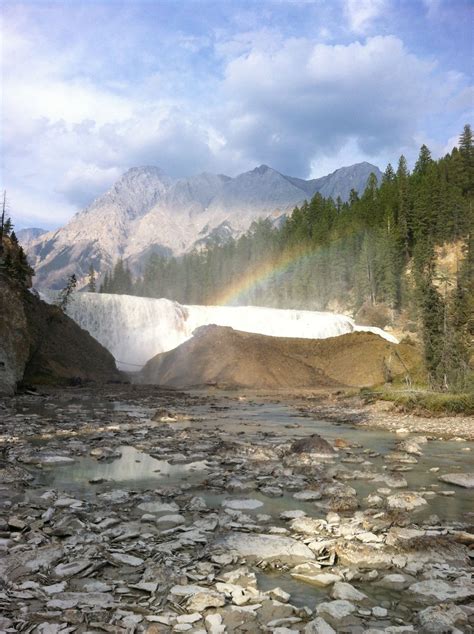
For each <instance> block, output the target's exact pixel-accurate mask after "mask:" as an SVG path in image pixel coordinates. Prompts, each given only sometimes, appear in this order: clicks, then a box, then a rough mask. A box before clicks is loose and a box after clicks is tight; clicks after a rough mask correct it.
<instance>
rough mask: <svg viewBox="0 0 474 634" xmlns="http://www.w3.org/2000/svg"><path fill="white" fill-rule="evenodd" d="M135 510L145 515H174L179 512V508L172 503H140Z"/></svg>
mask: <svg viewBox="0 0 474 634" xmlns="http://www.w3.org/2000/svg"><path fill="white" fill-rule="evenodd" d="M137 508H138V510H139V511H144V512H145V513H174V512H175V511H179V506H178V505H177V504H175V503H174V502H142V503H141V504H139V505H138V506H137Z"/></svg>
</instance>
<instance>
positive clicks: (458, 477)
mask: <svg viewBox="0 0 474 634" xmlns="http://www.w3.org/2000/svg"><path fill="white" fill-rule="evenodd" d="M438 480H441V482H447V483H448V484H455V485H456V486H458V487H464V488H466V489H472V488H474V473H446V474H445V475H442V476H439V478H438Z"/></svg>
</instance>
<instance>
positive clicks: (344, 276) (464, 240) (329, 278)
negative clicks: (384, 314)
mask: <svg viewBox="0 0 474 634" xmlns="http://www.w3.org/2000/svg"><path fill="white" fill-rule="evenodd" d="M473 193H474V145H473V135H472V131H471V128H470V126H468V125H466V126H465V128H464V131H463V133H462V134H461V137H460V143H459V148H454V149H453V151H452V152H451V153H450V154H448V155H446V156H445V157H444V158H442V159H440V160H438V161H434V160H432V158H431V155H430V151H429V150H428V148H427V147H426V146H422V148H421V150H420V154H419V158H418V161H417V163H416V165H415V168H414V169H413V172H412V173H410V172H409V171H408V168H407V164H406V161H405V159H404V157H403V156H402V157H401V158H400V160H399V163H398V166H397V169H396V170H394V169H393V168H392V166H391V165H388V167H387V169H386V170H385V173H384V176H383V179H382V182H381V183H380V185H379V184H378V182H377V179H376V178H375V176H373V175H372V176H371V177H370V178H369V181H368V183H367V187H366V190H365V192H364V193H363V195H362V196H360V197H359V196H358V195H357V194H356V193H355V192H352V193H351V197H350V200H349V201H348V202H347V203H343V202H341V201H340V200H336V201H333V200H332V199H324V198H323V197H322V196H321V195H320V194H316V195H315V196H314V197H313V198H312V200H311V201H309V202H307V203H304V204H303V205H302V206H301V207H300V208H296V209H295V210H294V211H293V213H292V215H291V217H289V218H288V219H287V220H286V221H285V222H284V223H283V224H282V225H281V226H280V227H274V226H273V225H272V223H271V222H270V221H261V222H258V223H255V224H254V225H253V226H252V228H251V230H250V231H249V232H248V233H247V234H246V235H244V236H242V237H241V238H240V239H238V240H235V241H234V240H230V241H229V242H227V243H226V244H224V245H215V246H212V245H211V246H210V247H209V248H207V249H206V250H205V251H201V252H193V253H191V254H189V255H185V256H183V257H181V258H164V257H159V256H156V255H154V256H152V257H151V258H150V259H149V261H148V263H147V265H146V267H145V270H144V274H143V277H142V278H140V279H137V280H135V281H132V280H131V277H130V274H129V273H128V271H127V270H126V268H125V267H124V265H123V263H122V262H119V263H118V264H117V266H116V267H115V270H114V271H113V272H112V273H111V274H110V275H107V276H106V278H105V280H104V283H103V285H102V289H101V290H102V291H103V292H122V293H123V292H128V293H134V294H137V295H143V296H150V297H167V298H169V299H175V300H177V301H179V302H181V303H187V304H213V303H221V302H226V303H236V304H255V305H261V306H262V305H266V306H277V307H282V308H308V309H331V308H334V307H344V308H345V309H346V310H352V312H353V313H354V314H355V313H357V311H359V310H360V309H361V307H365V308H366V309H367V307H368V306H369V307H370V306H377V305H383V306H384V307H386V308H389V309H392V310H393V311H394V314H398V315H399V314H404V315H405V317H408V318H411V319H412V320H413V321H414V323H416V324H417V327H418V330H419V334H420V335H421V338H422V340H423V343H424V349H425V360H426V365H427V369H428V372H429V375H430V378H431V380H432V382H433V383H434V384H437V385H449V384H450V385H453V384H462V383H464V382H465V380H466V377H467V375H468V371H467V370H468V365H469V355H470V346H471V343H472V337H473V335H474V323H473V311H474V304H473V302H474V286H473V285H474V282H473V280H474V244H473V205H472V202H473ZM446 244H448V245H457V247H458V249H457V251H456V253H458V252H460V257H459V258H458V259H457V261H456V262H455V263H454V272H453V274H452V275H451V276H449V275H443V274H441V272H440V270H439V267H437V260H438V256H439V252H440V247H441V246H442V245H446Z"/></svg>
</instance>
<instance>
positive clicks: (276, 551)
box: [221, 533, 314, 564]
mask: <svg viewBox="0 0 474 634" xmlns="http://www.w3.org/2000/svg"><path fill="white" fill-rule="evenodd" d="M221 543H222V545H223V546H224V547H225V548H227V549H228V550H230V551H235V552H236V553H237V554H238V555H239V556H240V557H249V558H254V559H265V560H268V561H269V560H273V559H278V560H280V561H282V562H285V563H290V564H291V563H292V564H297V563H299V562H302V561H306V560H311V559H314V553H313V552H312V551H311V550H310V549H309V548H308V547H307V546H305V544H302V543H301V542H298V541H297V540H296V539H292V538H291V537H282V536H279V535H260V534H259V535H255V534H251V533H230V534H229V535H227V536H226V537H225V538H224V539H223V540H222V542H221Z"/></svg>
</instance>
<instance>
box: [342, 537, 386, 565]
mask: <svg viewBox="0 0 474 634" xmlns="http://www.w3.org/2000/svg"><path fill="white" fill-rule="evenodd" d="M336 553H337V556H338V562H339V563H340V564H342V565H343V566H357V567H358V568H376V569H383V568H390V567H391V566H392V565H393V561H392V560H393V556H394V555H393V554H392V553H390V552H386V551H385V550H384V549H383V548H380V547H379V545H375V544H374V545H369V544H359V543H354V542H346V543H343V544H337V546H336Z"/></svg>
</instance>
